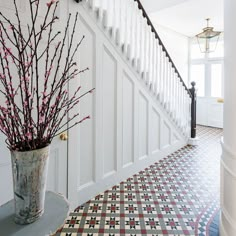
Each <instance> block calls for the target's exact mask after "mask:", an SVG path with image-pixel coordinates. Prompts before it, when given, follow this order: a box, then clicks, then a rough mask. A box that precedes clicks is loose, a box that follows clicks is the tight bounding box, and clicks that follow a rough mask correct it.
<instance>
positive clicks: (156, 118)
mask: <svg viewBox="0 0 236 236" xmlns="http://www.w3.org/2000/svg"><path fill="white" fill-rule="evenodd" d="M151 114H152V123H151V137H152V139H151V140H150V142H151V152H152V153H156V152H158V151H159V150H160V114H159V113H158V111H157V110H156V109H154V108H152V110H151Z"/></svg>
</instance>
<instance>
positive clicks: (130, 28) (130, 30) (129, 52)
mask: <svg viewBox="0 0 236 236" xmlns="http://www.w3.org/2000/svg"><path fill="white" fill-rule="evenodd" d="M132 3H133V1H132V2H131V1H130V0H128V1H127V7H128V13H129V14H128V31H127V32H126V33H127V36H128V40H127V41H128V43H127V59H128V60H131V59H132V47H133V29H134V26H133V7H132Z"/></svg>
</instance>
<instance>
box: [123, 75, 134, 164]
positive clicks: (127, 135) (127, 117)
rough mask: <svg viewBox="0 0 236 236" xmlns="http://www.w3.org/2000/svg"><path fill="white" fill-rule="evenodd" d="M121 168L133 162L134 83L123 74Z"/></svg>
mask: <svg viewBox="0 0 236 236" xmlns="http://www.w3.org/2000/svg"><path fill="white" fill-rule="evenodd" d="M122 160H123V161H122V166H123V167H125V166H127V165H129V164H132V163H133V162H134V82H133V81H132V79H131V78H130V77H129V76H128V75H127V74H126V73H123V158H122Z"/></svg>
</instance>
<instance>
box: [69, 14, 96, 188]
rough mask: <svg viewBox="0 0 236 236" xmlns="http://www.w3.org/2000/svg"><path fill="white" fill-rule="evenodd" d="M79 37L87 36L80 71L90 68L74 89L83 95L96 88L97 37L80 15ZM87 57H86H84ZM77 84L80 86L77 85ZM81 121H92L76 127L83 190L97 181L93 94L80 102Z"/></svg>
mask: <svg viewBox="0 0 236 236" xmlns="http://www.w3.org/2000/svg"><path fill="white" fill-rule="evenodd" d="M77 30H78V35H76V36H77V37H76V40H77V41H79V40H81V38H82V37H83V35H84V36H85V38H84V40H83V42H82V44H81V46H80V48H79V53H78V54H77V56H78V57H77V61H78V62H79V70H82V69H85V68H89V70H88V71H86V72H85V73H82V74H81V75H80V76H79V80H78V81H74V82H75V86H73V88H72V89H75V90H76V89H77V88H78V86H81V93H80V94H83V93H85V92H87V91H88V90H90V89H91V88H93V87H95V86H94V79H93V78H94V77H95V72H96V64H95V59H94V57H95V49H96V45H95V44H96V35H95V32H94V30H93V29H92V28H91V27H90V25H88V23H87V22H86V20H85V19H84V18H83V17H82V16H81V15H80V16H79V26H78V29H77ZM84 55H86V56H84ZM76 82H77V83H78V84H76ZM77 112H79V113H80V119H82V118H83V117H86V116H88V115H89V116H90V117H91V119H90V120H86V121H85V122H83V123H82V124H81V125H80V126H79V127H76V129H75V132H76V133H77V132H78V135H77V136H76V141H75V143H76V145H79V150H78V152H79V153H77V154H75V155H76V157H77V158H78V162H77V163H78V167H77V168H78V170H79V171H78V173H79V175H78V181H79V184H78V187H79V188H81V189H83V188H84V187H86V186H88V185H90V184H91V183H93V182H94V181H95V165H94V159H95V151H94V132H95V130H94V120H95V112H94V99H93V96H92V94H88V95H87V96H85V97H83V98H82V99H81V101H80V110H78V111H77Z"/></svg>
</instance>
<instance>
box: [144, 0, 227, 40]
mask: <svg viewBox="0 0 236 236" xmlns="http://www.w3.org/2000/svg"><path fill="white" fill-rule="evenodd" d="M141 2H142V3H143V5H144V8H145V9H146V10H147V12H148V13H149V16H150V18H151V20H152V22H153V23H154V25H155V24H159V25H163V26H165V27H167V28H170V29H172V30H174V31H176V32H179V33H181V34H184V35H186V36H188V37H192V36H194V35H196V34H197V33H199V32H201V31H202V28H204V27H205V26H206V22H205V19H206V18H210V19H211V20H210V26H213V27H214V30H217V31H223V25H224V24H223V9H224V1H223V0H141Z"/></svg>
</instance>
